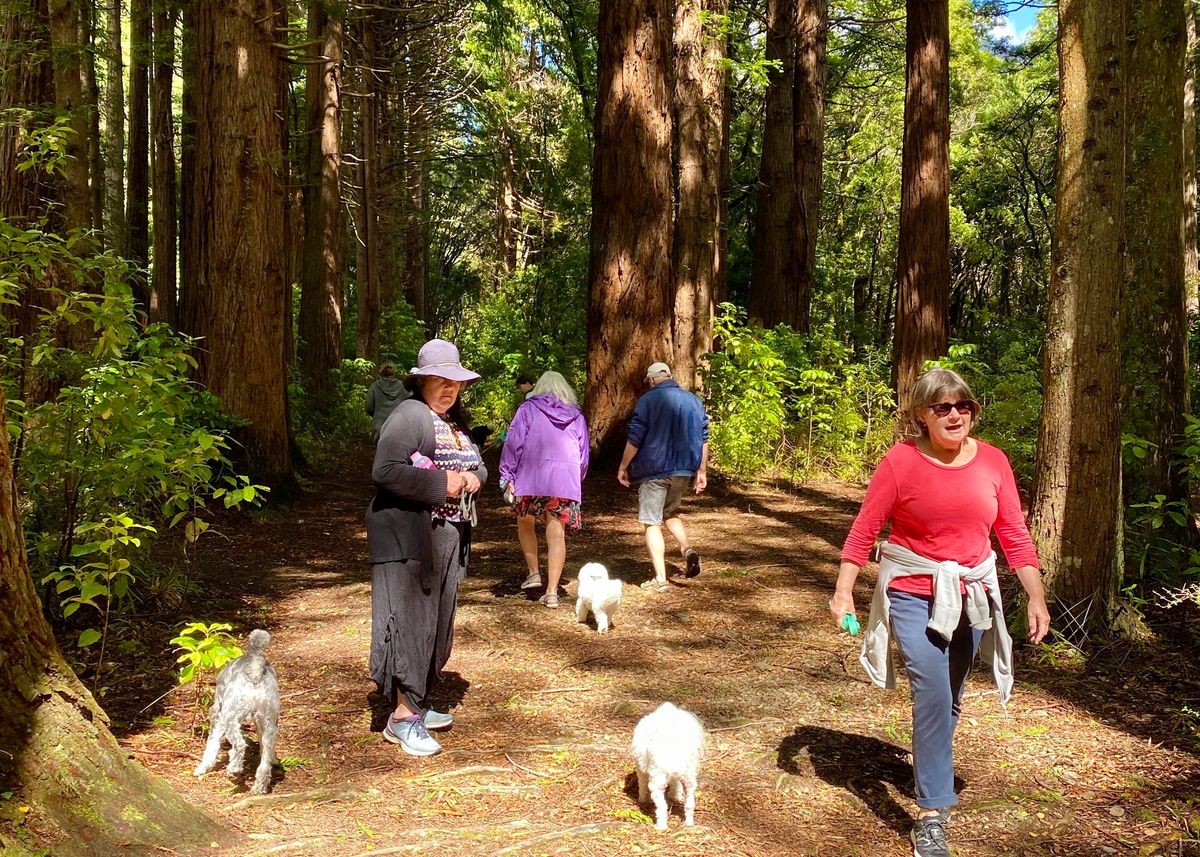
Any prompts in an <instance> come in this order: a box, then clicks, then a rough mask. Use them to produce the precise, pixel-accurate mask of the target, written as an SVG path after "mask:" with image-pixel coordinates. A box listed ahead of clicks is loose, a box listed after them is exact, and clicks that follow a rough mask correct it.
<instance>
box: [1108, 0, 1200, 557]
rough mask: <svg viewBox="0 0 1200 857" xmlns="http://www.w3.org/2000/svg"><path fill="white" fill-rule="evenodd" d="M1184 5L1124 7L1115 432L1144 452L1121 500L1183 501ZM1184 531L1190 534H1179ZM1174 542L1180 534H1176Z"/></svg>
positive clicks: (1139, 1)
mask: <svg viewBox="0 0 1200 857" xmlns="http://www.w3.org/2000/svg"><path fill="white" fill-rule="evenodd" d="M1184 3H1185V0H1126V10H1125V23H1126V27H1127V28H1128V37H1127V48H1126V50H1127V51H1128V62H1127V64H1126V66H1125V68H1126V100H1127V105H1128V106H1127V108H1126V122H1127V130H1126V155H1125V164H1126V172H1125V248H1126V271H1127V277H1126V280H1125V296H1124V334H1125V341H1124V343H1123V345H1124V353H1123V356H1122V376H1123V377H1122V382H1123V383H1122V396H1121V401H1122V404H1123V406H1124V416H1123V419H1122V422H1123V424H1124V431H1125V432H1126V433H1128V434H1131V435H1133V436H1135V437H1141V438H1145V439H1146V440H1149V441H1150V442H1151V443H1153V444H1154V449H1153V450H1152V451H1151V452H1150V454H1149V455H1148V456H1147V457H1146V458H1143V459H1135V460H1134V461H1133V462H1131V464H1130V465H1129V466H1128V468H1127V469H1126V471H1125V474H1124V486H1125V498H1126V501H1127V502H1146V501H1148V500H1150V499H1152V498H1153V497H1155V496H1156V495H1159V494H1161V495H1164V496H1165V497H1166V498H1167V501H1168V502H1182V503H1186V502H1187V499H1188V491H1187V474H1186V471H1185V470H1184V469H1183V468H1181V467H1179V466H1177V465H1175V464H1174V450H1175V447H1176V445H1177V444H1178V443H1179V442H1180V441H1181V440H1182V438H1183V430H1184V427H1185V425H1186V415H1187V414H1188V412H1189V410H1188V383H1187V314H1186V306H1185V304H1186V297H1187V293H1186V288H1185V276H1184V259H1185V247H1184V231H1183V230H1184V216H1185V206H1184V189H1183V186H1182V183H1181V182H1180V179H1179V177H1180V176H1181V175H1183V173H1184V164H1183V135H1182V133H1181V131H1180V129H1182V128H1183V121H1184V110H1183V107H1184V58H1185V56H1186V54H1187V35H1186V34H1187V24H1186V21H1185V17H1184ZM1189 529H1190V528H1189ZM1176 535H1183V533H1176Z"/></svg>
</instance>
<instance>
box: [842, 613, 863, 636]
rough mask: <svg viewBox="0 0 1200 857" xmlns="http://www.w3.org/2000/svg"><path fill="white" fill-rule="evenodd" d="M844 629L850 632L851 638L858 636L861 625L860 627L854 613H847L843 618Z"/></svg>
mask: <svg viewBox="0 0 1200 857" xmlns="http://www.w3.org/2000/svg"><path fill="white" fill-rule="evenodd" d="M842 628H844V629H845V630H847V631H849V632H850V636H851V637H853V636H855V635H856V634H858V632H859V630H860V628H859V625H858V617H857V616H855V615H854V614H853V613H847V614H846V615H845V616H843V617H842Z"/></svg>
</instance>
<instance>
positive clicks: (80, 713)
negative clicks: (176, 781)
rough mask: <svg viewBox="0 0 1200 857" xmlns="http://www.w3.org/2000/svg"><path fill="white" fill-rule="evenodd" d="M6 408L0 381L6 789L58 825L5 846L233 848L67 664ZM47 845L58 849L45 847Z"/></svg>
mask: <svg viewBox="0 0 1200 857" xmlns="http://www.w3.org/2000/svg"><path fill="white" fill-rule="evenodd" d="M5 404H6V403H5V397H4V389H3V387H0V474H6V475H5V477H4V478H2V479H0V593H2V594H3V599H4V609H3V610H0V747H3V748H4V749H3V752H0V789H3V790H5V791H6V792H12V795H11V799H12V800H13V801H14V803H13V806H16V805H18V804H23V805H26V806H30V807H33V808H34V810H35V815H34V817H37V818H42V819H46V820H48V821H50V822H51V823H52V824H53V826H54V828H56V829H54V830H52V831H47V830H46V829H45V828H44V827H43V826H42V825H41V824H39V828H40V829H39V830H38V834H37V835H39V836H42V837H46V839H45V840H43V841H32V838H33V835H34V834H32V833H22V832H21V831H20V830H19V829H18V830H16V831H15V832H14V835H15V837H16V838H15V840H14V841H11V842H8V841H4V842H0V846H9V845H11V846H12V847H13V849H14V851H16V852H17V853H21V852H23V851H24V850H26V848H28V850H29V851H30V853H32V852H33V851H35V850H38V851H39V853H51V851H52V852H53V853H54V854H56V855H64V857H69V855H76V854H81V855H82V854H88V855H100V854H116V853H121V852H123V851H126V850H128V848H129V846H130V844H131V843H137V847H138V849H139V850H140V849H145V850H146V851H151V850H153V849H159V850H170V849H171V848H185V847H207V846H208V845H209V844H210V843H212V842H214V841H224V842H226V843H227V844H232V842H231V837H230V836H229V835H228V834H227V833H225V832H223V831H222V830H221V828H220V827H219V826H218V824H217V822H216V821H215V820H214V819H212V818H211V817H209V816H208V815H207V814H206V813H204V812H203V811H202V810H199V809H197V808H195V807H193V806H190V805H188V804H187V803H186V802H184V801H183V800H182V799H181V798H180V797H179V795H177V794H175V792H173V791H172V790H171V789H170V787H169V786H167V785H166V783H164V782H162V781H161V780H159V779H157V778H155V777H152V776H150V775H149V774H148V773H147V772H146V771H145V770H144V769H143V768H142V767H141V766H140V765H138V764H136V763H134V762H130V761H128V759H127V754H126V751H124V750H122V749H121V748H120V747H119V746H117V742H116V740H115V739H114V738H113V736H112V734H111V733H110V732H109V731H108V718H107V716H106V715H105V714H104V712H103V711H102V710H101V708H100V706H99V705H98V704H97V703H96V700H95V699H94V698H93V697H92V694H91V693H89V692H88V690H87V688H85V687H84V686H83V685H82V684H81V683H80V681H79V679H78V678H76V677H75V674H74V673H73V672H72V671H71V668H70V667H69V666H67V664H66V662H65V661H64V660H63V657H62V655H61V653H60V652H59V649H58V644H57V643H56V642H55V639H54V635H53V634H52V633H51V631H50V627H49V625H47V624H46V620H45V617H44V616H43V614H42V607H41V604H40V603H39V602H38V597H37V594H36V592H35V591H34V586H33V580H32V578H31V577H30V575H29V564H28V561H27V558H26V555H25V542H24V538H23V536H22V534H21V527H20V522H19V520H18V512H17V497H16V493H15V491H14V487H13V480H12V479H11V478H9V477H8V475H7V474H11V473H12V461H11V459H10V458H9V445H8V431H7V426H6V424H5V418H4V407H5ZM26 836H28V837H29V840H28V841H27V840H26V839H25V837H26ZM7 838H8V837H7V836H4V835H3V834H0V839H5V840H7ZM50 839H54V840H57V841H53V842H51V841H48V840H50ZM46 845H50V846H51V848H50V851H45V852H41V851H40V849H41V848H44V847H45V846H46ZM6 853H7V852H6Z"/></svg>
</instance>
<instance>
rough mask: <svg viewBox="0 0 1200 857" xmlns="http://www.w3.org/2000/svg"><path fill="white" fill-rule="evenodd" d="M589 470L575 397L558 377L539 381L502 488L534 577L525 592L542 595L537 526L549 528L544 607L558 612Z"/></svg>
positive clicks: (518, 419)
mask: <svg viewBox="0 0 1200 857" xmlns="http://www.w3.org/2000/svg"><path fill="white" fill-rule="evenodd" d="M587 467H588V430H587V423H586V422H585V421H584V419H583V411H581V410H580V409H579V404H578V400H577V399H576V398H575V391H574V390H572V389H571V385H570V384H568V383H567V379H566V378H564V377H563V376H562V375H560V374H559V373H557V372H545V373H543V374H542V377H540V378H538V382H537V384H535V385H534V388H533V392H532V393H530V394H529V398H528V399H526V400H525V401H524V402H522V403H521V407H519V408H517V413H516V416H514V417H513V420H512V424H511V425H509V427H508V437H507V438H506V439H505V441H504V453H503V454H502V455H501V456H500V484H501V487H504V486H505V485H507V486H508V488H509V490H511V491H512V493H513V496H514V498H515V503H516V513H517V538H518V539H519V540H520V542H521V552H522V553H523V554H525V565H526V566H528V568H529V576H528V577H527V578H525V582H524V583H522V584H521V588H522V589H541V588H542V574H541V572H540V571H538V539H537V520H538V519H539V518H541V519H542V521H543V522H544V523H545V525H546V554H547V556H546V570H547V573H548V574H547V578H548V579H547V580H546V594H545V595H543V596H542V597H541V598H540V599H538V600H539V601H541V603H542V604H545V605H546V606H547V607H557V606H558V581H559V579H560V578H561V577H562V570H563V565H565V564H566V561H567V539H566V531H567V530H570V531H571V532H577V531H578V530H579V528H580V527H581V526H582V524H583V518H582V517H581V516H580V513H579V506H580V502H581V501H582V499H583V477H584V476H586V475H587Z"/></svg>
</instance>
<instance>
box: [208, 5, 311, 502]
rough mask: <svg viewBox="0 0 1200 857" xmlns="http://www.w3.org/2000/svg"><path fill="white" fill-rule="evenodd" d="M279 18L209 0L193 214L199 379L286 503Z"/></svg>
mask: <svg viewBox="0 0 1200 857" xmlns="http://www.w3.org/2000/svg"><path fill="white" fill-rule="evenodd" d="M280 12H281V9H280V6H279V5H278V4H277V2H276V0H199V3H198V14H197V22H196V23H197V32H196V46H197V52H196V58H197V67H196V96H195V98H196V114H195V119H196V131H197V134H196V151H195V159H196V161H195V179H194V186H193V188H192V200H191V204H192V209H193V213H192V218H193V221H194V222H193V227H192V228H193V229H194V230H195V233H196V238H197V246H198V251H199V252H198V254H197V258H196V271H195V276H196V290H197V293H198V297H199V300H198V301H197V303H198V309H199V311H198V313H197V318H196V322H197V324H196V327H197V330H196V332H197V334H198V335H200V336H203V337H205V351H204V352H202V353H201V355H200V371H199V377H200V380H201V381H202V382H203V383H204V384H205V385H206V386H207V387H208V389H209V390H211V391H212V392H213V393H215V394H216V395H217V396H219V397H220V399H221V401H222V403H223V404H224V406H225V407H226V408H227V409H228V410H229V411H231V412H232V413H233V414H235V415H237V416H239V417H242V418H243V419H245V420H247V421H248V423H249V424H248V425H247V426H246V427H245V428H244V429H242V430H241V441H242V445H243V447H244V449H245V453H246V458H247V466H248V468H249V470H250V473H251V475H252V476H253V477H254V478H255V479H257V480H260V481H262V482H265V483H266V484H268V485H270V486H271V487H273V488H275V489H277V490H278V489H282V491H281V493H283V494H288V493H291V492H292V491H293V490H294V488H295V483H294V475H293V472H292V461H291V453H290V449H289V436H288V425H287V411H286V408H287V394H286V383H285V382H286V372H285V368H284V329H283V328H284V319H285V317H286V315H285V313H286V311H287V310H286V306H285V303H286V300H287V295H288V284H287V282H286V281H285V269H286V266H287V263H286V261H285V254H286V250H285V247H284V234H285V231H284V230H285V222H284V219H285V200H284V194H285V192H286V188H285V186H284V166H283V156H284V153H283V127H282V125H281V123H282V122H284V121H286V118H285V117H286V116H287V109H286V104H285V103H284V102H283V99H282V88H281V86H280V65H279V64H280V58H279V55H278V54H277V53H276V49H275V48H274V47H273V45H274V43H275V42H276V41H277V36H276V29H277V28H278V27H280V26H281V20H280V18H281V16H280ZM231 324H235V325H236V329H235V330H231V329H230V325H231Z"/></svg>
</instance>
